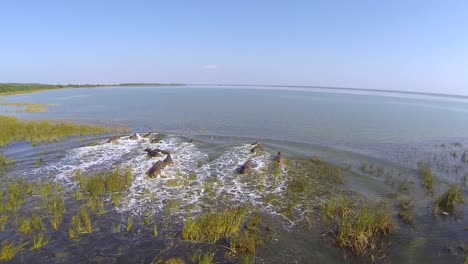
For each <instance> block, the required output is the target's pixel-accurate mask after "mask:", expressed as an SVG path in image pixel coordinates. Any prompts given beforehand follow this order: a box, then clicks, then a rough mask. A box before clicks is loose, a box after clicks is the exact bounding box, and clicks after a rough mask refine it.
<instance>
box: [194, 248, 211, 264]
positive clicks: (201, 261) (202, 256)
mask: <svg viewBox="0 0 468 264" xmlns="http://www.w3.org/2000/svg"><path fill="white" fill-rule="evenodd" d="M215 253H216V252H215V251H209V252H205V253H203V252H202V251H201V250H199V249H197V250H196V251H195V252H194V253H193V254H192V255H191V256H190V261H192V263H197V264H212V263H213V259H214V256H215Z"/></svg>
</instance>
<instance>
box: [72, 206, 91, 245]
mask: <svg viewBox="0 0 468 264" xmlns="http://www.w3.org/2000/svg"><path fill="white" fill-rule="evenodd" d="M92 232H93V226H92V223H91V216H90V215H89V213H88V211H87V210H86V208H81V209H80V211H79V212H78V213H77V214H76V215H74V216H73V217H72V220H71V223H70V228H69V230H68V237H69V238H70V239H77V238H79V235H80V234H90V233H92Z"/></svg>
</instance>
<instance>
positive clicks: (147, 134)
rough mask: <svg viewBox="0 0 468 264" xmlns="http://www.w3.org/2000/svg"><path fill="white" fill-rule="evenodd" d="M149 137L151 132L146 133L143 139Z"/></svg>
mask: <svg viewBox="0 0 468 264" xmlns="http://www.w3.org/2000/svg"><path fill="white" fill-rule="evenodd" d="M150 136H151V132H148V133H146V134H144V135H143V138H149V137H150Z"/></svg>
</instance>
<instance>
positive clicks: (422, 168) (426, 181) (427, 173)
mask: <svg viewBox="0 0 468 264" xmlns="http://www.w3.org/2000/svg"><path fill="white" fill-rule="evenodd" d="M418 169H419V176H420V177H421V179H422V184H423V186H424V187H425V188H426V190H427V192H429V193H433V192H434V177H433V176H432V168H431V166H430V165H429V164H427V163H426V162H424V161H419V162H418Z"/></svg>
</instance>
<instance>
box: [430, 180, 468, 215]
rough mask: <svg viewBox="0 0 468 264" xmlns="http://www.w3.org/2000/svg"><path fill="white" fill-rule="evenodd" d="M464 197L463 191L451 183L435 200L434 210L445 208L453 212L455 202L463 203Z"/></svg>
mask: <svg viewBox="0 0 468 264" xmlns="http://www.w3.org/2000/svg"><path fill="white" fill-rule="evenodd" d="M464 202H465V199H464V197H463V191H462V189H461V188H460V186H458V185H452V186H451V187H450V188H449V189H448V190H447V191H446V192H445V193H443V194H442V195H441V196H440V197H439V198H438V199H437V201H436V206H435V209H434V212H436V213H437V212H438V211H440V210H445V211H447V212H453V211H454V210H455V207H456V205H457V204H463V203H464Z"/></svg>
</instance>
